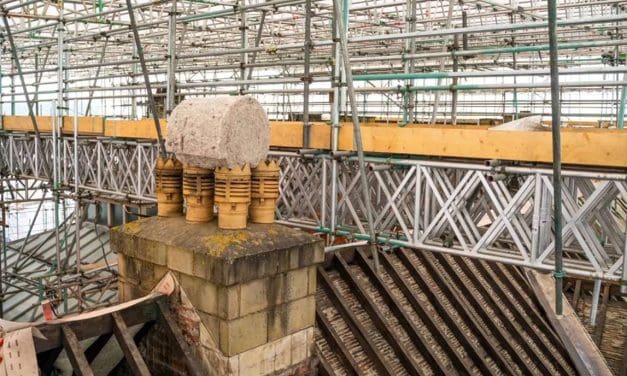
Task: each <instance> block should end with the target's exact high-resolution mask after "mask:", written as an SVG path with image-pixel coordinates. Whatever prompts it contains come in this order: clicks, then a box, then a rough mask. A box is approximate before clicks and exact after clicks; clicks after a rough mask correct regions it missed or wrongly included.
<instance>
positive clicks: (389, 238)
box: [0, 134, 627, 281]
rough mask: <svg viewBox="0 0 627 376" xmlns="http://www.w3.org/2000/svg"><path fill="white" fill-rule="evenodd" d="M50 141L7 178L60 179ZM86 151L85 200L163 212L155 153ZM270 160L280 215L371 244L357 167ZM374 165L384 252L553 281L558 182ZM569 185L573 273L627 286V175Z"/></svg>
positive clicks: (514, 174) (132, 148) (64, 159)
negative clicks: (500, 267) (50, 164)
mask: <svg viewBox="0 0 627 376" xmlns="http://www.w3.org/2000/svg"><path fill="white" fill-rule="evenodd" d="M40 140H41V141H40V142H41V143H42V145H41V147H40V148H35V147H34V146H33V144H34V143H35V142H36V141H35V137H33V136H32V135H31V136H28V135H17V134H5V135H3V136H2V137H0V150H2V151H3V152H2V153H1V154H0V169H2V170H3V171H7V172H10V173H12V174H18V175H22V176H27V177H29V178H36V179H44V180H48V179H50V176H49V175H47V172H46V171H49V169H46V168H44V167H43V165H44V163H43V162H42V161H44V160H48V159H49V155H46V154H45V152H46V151H49V150H51V149H52V147H51V145H49V144H50V143H52V142H53V141H52V138H50V137H42V138H41V139H40ZM58 142H59V144H60V148H59V150H60V151H61V152H60V154H61V156H60V159H59V163H60V171H61V175H62V182H61V183H62V186H65V187H66V188H70V187H71V186H72V184H73V182H74V171H75V169H74V166H73V164H72V161H73V160H74V157H73V154H72V153H73V150H74V145H73V142H74V140H73V138H71V137H61V138H60V139H59V141H58ZM25 150H28V151H30V152H29V153H24V152H23V151H25ZM37 151H40V152H37ZM41 151H44V153H42V152H41ZM78 151H79V158H78V161H79V166H78V167H79V168H78V171H79V182H80V189H81V190H83V191H86V192H89V193H90V194H92V195H95V196H98V195H102V194H105V195H112V196H116V197H118V198H119V199H124V200H130V201H133V200H134V201H143V202H154V201H155V199H154V177H153V167H154V164H155V160H156V157H157V146H156V144H155V143H154V142H145V143H142V142H135V141H133V142H131V141H117V140H112V139H79V148H78ZM272 154H273V156H274V157H276V158H279V159H280V163H281V169H282V176H281V196H280V198H279V205H278V208H277V216H278V218H279V219H280V220H281V221H282V222H284V223H289V224H291V225H297V226H305V227H308V228H312V229H315V230H316V231H320V232H325V233H328V234H330V235H331V236H336V235H342V236H349V237H353V238H354V239H356V240H364V239H368V235H367V232H368V231H367V227H366V222H365V215H364V213H365V205H364V202H363V199H362V197H361V196H360V194H359V192H360V189H361V186H360V180H359V179H360V176H359V172H358V169H357V166H356V163H357V162H356V160H355V158H354V157H350V156H349V157H344V158H336V159H333V158H331V157H330V156H329V155H327V154H318V155H307V156H301V155H298V154H296V153H290V152H279V151H275V152H273V153H272ZM366 161H367V162H368V164H369V168H368V172H367V175H368V176H367V178H368V182H369V185H370V190H371V191H370V195H371V204H372V207H373V209H374V213H375V218H374V225H375V229H376V232H377V238H378V239H377V240H378V241H379V242H381V243H388V244H390V245H394V246H404V247H411V248H418V249H426V250H432V251H437V252H445V253H452V254H458V255H465V256H469V257H475V258H481V259H486V260H492V261H500V262H505V263H510V264H516V265H523V266H528V267H532V268H536V269H542V270H553V244H552V242H551V238H552V218H551V215H552V213H551V208H552V192H553V188H552V176H551V173H552V172H551V170H549V169H546V168H539V167H515V166H507V165H501V164H499V163H498V162H494V163H493V165H492V166H486V165H485V164H480V163H477V162H436V161H421V160H412V159H393V158H376V157H368V158H366ZM334 170H335V171H334ZM333 176H337V178H335V179H334V178H333ZM562 176H563V192H562V195H563V198H562V205H563V211H564V216H563V220H564V228H563V237H564V244H565V265H566V268H565V269H566V271H567V273H568V274H569V275H573V276H582V277H589V278H590V277H591V278H600V279H604V280H614V281H615V280H620V279H621V278H624V276H622V275H621V273H622V272H623V262H624V261H623V260H624V253H625V237H626V232H625V220H626V219H625V218H626V213H627V209H626V203H627V174H626V173H625V172H624V171H623V172H590V171H584V170H564V171H563V172H562Z"/></svg>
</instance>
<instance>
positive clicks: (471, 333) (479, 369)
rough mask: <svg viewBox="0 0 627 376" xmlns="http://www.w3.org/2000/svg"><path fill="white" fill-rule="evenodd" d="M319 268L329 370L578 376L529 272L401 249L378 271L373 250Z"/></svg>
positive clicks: (322, 343)
mask: <svg viewBox="0 0 627 376" xmlns="http://www.w3.org/2000/svg"><path fill="white" fill-rule="evenodd" d="M327 261H328V262H327V264H326V266H325V267H324V268H323V267H320V268H319V270H318V291H317V310H316V319H317V327H318V329H317V339H316V346H317V348H318V352H319V356H320V365H319V372H320V374H328V375H354V374H359V375H362V374H366V375H394V376H396V375H423V374H424V375H443V374H446V375H455V374H460V375H466V374H471V375H503V374H524V375H574V374H576V370H575V369H574V366H573V365H572V362H571V361H570V358H569V356H568V353H567V352H566V350H565V348H564V346H563V345H562V343H561V341H560V339H559V337H558V336H557V335H556V333H555V332H554V330H553V329H552V328H551V326H550V324H549V323H548V321H547V320H546V318H545V317H544V314H543V312H542V309H541V308H540V306H539V303H538V302H537V301H536V299H535V297H534V295H533V292H532V291H531V290H530V287H529V285H528V284H527V282H526V278H525V276H524V275H523V274H522V273H521V271H520V269H519V268H517V267H514V266H508V265H502V264H497V263H486V262H484V261H479V260H475V259H469V258H462V257H457V256H451V255H444V254H436V253H431V252H420V251H415V250H408V249H399V250H394V251H392V252H387V253H384V254H382V256H381V257H380V270H379V273H378V274H376V273H375V271H374V265H373V262H372V260H371V258H370V256H369V254H368V252H367V251H365V250H363V249H360V250H349V251H348V252H347V251H344V252H342V253H336V254H334V255H332V256H331V257H330V258H329V259H328V260H327Z"/></svg>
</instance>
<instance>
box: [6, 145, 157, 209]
mask: <svg viewBox="0 0 627 376" xmlns="http://www.w3.org/2000/svg"><path fill="white" fill-rule="evenodd" d="M54 142H55V141H54V139H53V137H50V136H42V137H40V138H39V139H37V138H36V137H33V136H32V135H18V134H7V135H3V136H1V137H0V148H1V149H2V152H1V153H0V169H1V170H2V171H4V172H5V173H6V174H10V175H13V176H22V177H27V178H32V179H41V180H45V181H51V180H52V175H51V171H52V170H53V169H52V165H51V163H52V162H51V161H52V150H53V143H54ZM57 142H58V149H57V150H59V160H58V166H59V167H58V168H59V174H60V178H61V181H60V185H61V186H63V187H65V188H69V187H70V186H72V187H73V186H74V184H75V180H74V177H75V171H76V170H77V169H76V168H75V165H74V163H75V162H74V161H75V160H76V161H78V164H79V165H78V171H79V180H78V183H79V189H80V190H85V191H88V192H90V193H91V194H93V195H102V194H107V195H113V196H118V197H119V198H124V199H126V200H137V201H149V202H154V200H155V199H154V174H153V170H154V165H155V161H156V157H157V155H158V151H157V146H156V144H155V143H153V142H137V141H119V140H114V139H104V138H103V139H93V138H90V139H83V138H79V139H78V148H77V152H78V158H75V154H74V145H75V141H74V139H73V138H69V137H62V138H59V139H58V141H57Z"/></svg>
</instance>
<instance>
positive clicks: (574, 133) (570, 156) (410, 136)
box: [3, 116, 627, 168]
mask: <svg viewBox="0 0 627 376" xmlns="http://www.w3.org/2000/svg"><path fill="white" fill-rule="evenodd" d="M72 122H73V119H72V117H68V118H66V119H64V129H63V131H64V133H68V134H71V133H72V132H73V126H72V124H73V123H72ZM38 123H39V127H40V130H41V131H42V132H50V131H51V129H52V119H51V118H50V117H46V116H42V117H39V118H38ZM3 124H4V129H5V130H11V131H21V132H29V131H32V129H33V128H32V124H31V121H30V119H29V118H28V117H27V116H4V118H3ZM161 126H162V130H163V133H164V135H165V134H167V122H166V121H165V120H162V122H161ZM79 131H80V133H81V134H85V135H94V134H98V135H104V136H108V137H118V138H133V139H156V137H157V134H156V131H155V127H154V122H153V121H152V120H151V119H142V120H106V121H105V120H104V119H102V118H98V117H88V118H79ZM270 134H271V137H270V144H271V145H272V146H273V147H277V148H302V139H303V125H302V123H300V122H289V121H273V122H270ZM362 138H363V143H364V149H365V151H366V152H372V153H383V154H407V155H426V156H441V157H456V158H473V159H502V160H519V161H527V162H544V163H550V162H551V161H552V153H551V133H550V132H528V131H490V130H488V128H487V127H483V126H481V127H477V126H441V125H432V126H430V125H409V126H406V127H398V126H396V125H389V124H382V123H372V122H369V123H365V124H363V125H362ZM330 144H331V127H330V126H329V125H327V124H325V123H322V122H316V123H313V124H312V127H311V145H310V147H311V148H315V149H329V148H330ZM339 148H340V150H353V129H352V125H351V124H350V123H342V126H341V127H340V137H339ZM562 161H563V163H565V164H576V165H588V166H607V167H620V168H627V131H625V130H618V129H615V130H609V129H591V128H565V129H563V130H562Z"/></svg>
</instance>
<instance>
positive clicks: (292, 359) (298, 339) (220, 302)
mask: <svg viewBox="0 0 627 376" xmlns="http://www.w3.org/2000/svg"><path fill="white" fill-rule="evenodd" d="M112 247H113V250H114V251H115V252H117V254H118V268H119V273H120V277H119V296H120V301H122V302H123V301H128V300H131V299H134V298H137V297H140V296H143V295H145V294H147V293H148V292H149V291H150V290H151V289H152V288H153V287H154V286H155V285H156V284H157V282H158V281H159V280H160V279H161V278H162V277H163V276H164V275H165V274H166V273H167V272H172V273H173V274H174V277H175V278H176V280H177V281H178V283H179V286H180V291H181V295H182V299H183V300H184V301H186V302H188V303H189V305H191V306H192V307H193V311H194V312H193V314H191V315H190V314H189V312H179V317H180V319H181V320H180V321H181V322H182V326H184V327H185V326H186V328H184V331H185V332H186V333H187V334H188V337H189V336H191V339H190V342H195V343H194V345H195V346H197V348H198V350H199V351H198V353H199V354H200V356H201V358H203V359H202V360H203V362H205V363H206V366H207V369H213V370H215V371H216V373H217V374H221V375H269V374H273V375H292V374H307V373H309V372H310V371H312V370H313V362H312V361H313V357H314V354H313V341H314V333H313V327H314V321H315V291H316V266H317V265H318V264H319V263H321V262H322V261H323V257H324V248H323V245H322V242H321V241H320V240H319V239H317V238H315V237H313V236H311V235H309V234H306V233H305V232H303V231H300V230H296V229H291V228H287V227H284V226H281V225H276V224H264V225H260V224H251V225H249V226H248V228H247V229H245V230H220V229H218V226H217V222H216V221H213V222H210V223H204V224H189V223H186V221H185V219H184V218H182V217H178V218H157V217H152V218H146V219H143V220H140V221H137V222H131V223H128V224H126V225H123V226H120V227H118V228H116V229H114V230H113V232H112ZM183 306H184V304H183ZM194 318H196V320H194ZM195 321H198V322H197V323H195ZM195 325H196V326H197V328H196V327H195ZM190 326H191V327H190ZM196 329H197V330H196ZM190 333H191V334H190ZM195 334H197V335H195Z"/></svg>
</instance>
